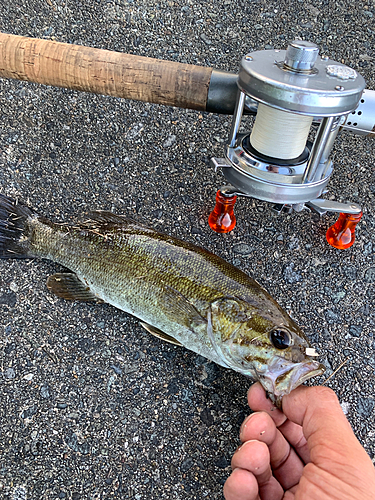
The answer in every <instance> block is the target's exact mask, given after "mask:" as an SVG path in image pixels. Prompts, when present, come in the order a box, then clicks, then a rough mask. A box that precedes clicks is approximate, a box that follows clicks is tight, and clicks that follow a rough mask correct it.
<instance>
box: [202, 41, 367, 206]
mask: <svg viewBox="0 0 375 500" xmlns="http://www.w3.org/2000/svg"><path fill="white" fill-rule="evenodd" d="M237 85H238V96H237V103H236V108H235V112H234V115H233V121H232V126H231V131H230V137H229V142H228V145H227V148H226V151H225V158H212V159H211V164H212V165H213V166H214V167H215V168H222V169H223V173H224V176H225V178H226V179H227V180H228V181H229V183H230V184H231V185H232V186H233V190H232V191H233V193H235V194H239V195H244V196H250V197H252V198H257V199H259V200H264V201H268V202H271V203H274V204H275V208H276V209H277V210H281V208H282V207H283V206H288V207H291V208H292V209H294V210H296V211H300V210H302V209H303V208H304V207H305V206H306V205H307V206H309V207H310V208H312V209H314V210H316V211H318V212H319V213H324V212H326V211H334V212H342V213H351V214H359V213H360V212H361V207H360V206H359V205H357V204H355V203H337V202H332V201H329V200H324V199H321V198H319V197H320V196H321V195H322V194H323V193H324V192H325V189H326V186H327V184H328V181H329V179H330V176H331V174H332V170H333V164H332V160H331V159H330V157H329V155H330V152H331V149H332V146H333V143H334V140H335V138H336V136H337V133H338V131H339V129H340V127H341V126H342V125H344V124H345V123H351V122H350V119H349V117H350V116H351V114H352V113H355V112H356V111H355V110H356V109H357V107H358V105H360V104H361V98H362V94H363V91H364V89H365V80H364V79H363V77H362V76H361V75H359V74H358V73H357V72H356V71H355V70H354V69H352V68H349V67H348V66H346V65H344V64H341V63H339V62H336V61H332V60H330V59H329V58H328V57H326V56H319V49H318V47H317V46H316V45H315V44H313V43H310V42H305V41H298V40H296V41H294V42H292V43H291V44H290V45H289V46H288V48H287V50H286V51H285V50H265V51H258V52H253V53H251V54H247V55H246V56H244V57H243V59H242V61H241V67H240V72H239V76H238V82H237ZM249 100H251V101H252V102H254V101H255V102H256V103H257V108H258V109H257V115H256V119H255V123H254V125H253V128H252V130H251V132H246V133H240V132H239V130H240V125H241V122H242V119H243V115H244V110H245V109H246V106H247V103H248V101H249ZM245 103H246V105H245ZM359 115H361V113H359ZM356 118H357V119H356V121H357V122H358V118H359V116H358V117H356ZM313 122H314V123H319V128H318V130H317V132H316V134H315V138H314V139H313V140H312V141H311V142H310V141H309V140H308V137H309V135H310V131H311V125H312V123H313ZM356 125H357V123H356ZM346 128H352V129H353V128H355V127H353V126H352V127H350V126H349V125H347V126H346ZM355 131H357V130H355ZM358 132H360V131H359V130H358ZM229 191H230V189H229ZM229 191H228V189H227V190H226V192H227V193H228V192H229ZM280 207H281V208H280Z"/></svg>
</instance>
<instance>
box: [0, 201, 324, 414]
mask: <svg viewBox="0 0 375 500" xmlns="http://www.w3.org/2000/svg"><path fill="white" fill-rule="evenodd" d="M0 258H2V259H9V258H20V259H21V258H33V259H35V258H40V259H49V260H51V261H53V262H56V263H58V264H60V265H61V266H64V267H65V268H67V269H68V270H69V271H70V272H60V273H56V274H54V275H52V276H49V278H48V279H47V288H48V289H49V290H50V291H51V292H52V293H54V294H55V295H57V296H58V297H61V298H64V299H67V300H77V301H96V302H106V303H108V304H111V305H112V306H114V307H116V308H118V309H120V310H122V311H125V312H126V313H128V314H131V315H133V316H135V317H137V318H138V319H139V320H140V323H141V325H142V326H143V327H144V328H145V329H146V330H147V331H148V332H149V333H151V334H152V335H155V336H156V337H158V338H160V339H163V340H164V341H167V342H170V343H172V344H175V345H178V346H184V347H185V348H187V349H190V350H191V351H194V352H195V353H197V354H200V355H201V356H204V357H205V358H207V359H209V360H211V361H214V362H215V363H217V364H219V365H221V366H223V367H225V368H230V369H232V370H235V371H237V372H239V373H241V374H243V375H245V376H247V377H250V378H251V379H253V380H257V381H259V382H260V383H261V384H262V386H263V387H264V389H265V390H266V392H267V394H268V395H269V396H270V398H271V400H272V401H273V402H274V403H275V404H276V405H278V406H279V407H280V405H281V401H282V397H283V396H284V395H286V394H289V393H290V392H291V391H292V390H293V389H295V388H296V387H298V386H299V385H300V384H302V383H304V382H305V381H306V380H308V379H310V378H312V377H315V376H318V375H321V374H322V373H323V372H324V366H323V365H322V364H321V363H319V362H318V361H317V360H316V359H315V358H316V356H317V352H316V351H315V349H314V348H312V347H311V346H310V345H309V342H308V340H307V338H306V336H305V335H304V334H303V332H302V331H301V329H300V328H299V327H298V326H297V324H296V323H295V322H294V321H293V319H292V318H291V317H290V316H289V315H288V314H287V313H286V312H285V311H284V310H283V309H282V308H281V307H280V306H279V305H278V304H277V302H276V301H275V300H274V299H273V298H272V297H271V295H270V294H269V293H268V292H267V291H266V290H265V289H264V288H262V287H261V286H260V285H259V284H258V283H257V282H256V281H255V280H254V279H252V278H251V277H250V276H248V275H247V274H246V273H244V272H242V271H241V270H240V269H238V268H237V267H235V266H233V265H231V264H229V263H228V262H226V261H225V260H223V259H222V258H221V257H219V256H217V255H215V254H214V253H211V252H209V251H208V250H206V249H204V248H200V247H198V246H196V245H194V244H192V243H188V242H185V241H182V240H180V239H177V238H174V237H172V236H170V235H168V234H163V233H161V232H158V231H156V230H154V229H152V228H149V227H147V226H145V225H143V224H141V223H139V222H137V221H134V220H130V219H129V218H127V217H126V216H123V215H116V214H113V213H111V212H108V211H103V210H97V211H93V212H90V213H89V214H88V216H87V218H86V219H85V220H84V221H83V222H80V223H77V224H72V225H68V224H61V223H55V222H52V221H51V220H49V219H48V218H46V217H44V216H42V215H38V213H37V212H36V211H35V210H34V209H33V208H30V207H29V206H27V205H26V204H25V203H23V202H21V201H18V200H14V199H12V198H10V197H8V196H5V195H3V194H0Z"/></svg>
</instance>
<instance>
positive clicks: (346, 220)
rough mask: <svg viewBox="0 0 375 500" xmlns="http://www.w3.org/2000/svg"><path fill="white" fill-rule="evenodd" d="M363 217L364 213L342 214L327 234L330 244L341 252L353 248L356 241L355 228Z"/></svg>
mask: <svg viewBox="0 0 375 500" xmlns="http://www.w3.org/2000/svg"><path fill="white" fill-rule="evenodd" d="M361 217H362V212H360V213H359V214H343V213H341V214H340V215H339V218H338V219H337V221H336V222H335V224H333V226H331V227H330V228H329V229H328V231H327V233H326V238H327V241H328V243H329V244H330V245H331V246H333V247H335V248H338V249H339V250H344V249H345V248H349V247H351V246H352V245H353V243H354V241H355V228H356V225H357V224H358V222H359V221H360V220H361Z"/></svg>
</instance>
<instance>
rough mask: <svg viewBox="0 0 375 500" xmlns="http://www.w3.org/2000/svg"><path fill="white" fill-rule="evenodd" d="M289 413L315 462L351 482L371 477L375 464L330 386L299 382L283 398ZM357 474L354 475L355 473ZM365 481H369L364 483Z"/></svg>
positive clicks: (284, 405)
mask: <svg viewBox="0 0 375 500" xmlns="http://www.w3.org/2000/svg"><path fill="white" fill-rule="evenodd" d="M282 405H283V412H284V414H285V415H286V417H287V418H288V419H289V420H291V421H292V422H295V423H296V424H299V425H301V426H302V429H303V434H304V436H305V438H306V440H307V444H308V447H309V450H310V459H311V462H312V463H313V464H315V465H316V466H318V467H319V468H321V469H324V470H326V471H327V472H329V473H330V474H334V475H336V476H340V477H341V478H342V476H343V474H345V471H346V472H347V474H348V475H349V478H350V480H351V482H353V480H355V477H356V476H357V477H358V479H360V480H362V481H363V478H364V477H365V478H367V483H368V478H372V479H373V482H372V484H374V485H375V473H374V467H373V464H372V462H371V460H370V457H369V456H368V455H367V453H366V451H365V450H364V448H363V447H362V446H361V444H360V443H359V441H358V440H357V438H356V437H355V435H354V432H353V430H352V428H351V426H350V424H349V422H348V420H347V419H346V417H345V415H344V413H343V411H342V409H341V406H340V403H339V400H338V398H337V396H336V394H335V393H334V392H333V391H332V390H331V389H329V388H328V387H306V386H300V387H298V388H297V389H295V390H294V391H292V392H291V393H290V394H288V395H287V396H284V398H283V400H282ZM353 476H354V477H353ZM365 484H366V483H365Z"/></svg>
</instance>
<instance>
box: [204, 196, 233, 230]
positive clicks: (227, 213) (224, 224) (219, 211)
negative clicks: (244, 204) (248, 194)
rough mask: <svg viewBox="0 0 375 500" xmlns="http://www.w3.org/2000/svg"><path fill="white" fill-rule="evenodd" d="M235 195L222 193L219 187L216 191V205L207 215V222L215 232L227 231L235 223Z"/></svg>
mask: <svg viewBox="0 0 375 500" xmlns="http://www.w3.org/2000/svg"><path fill="white" fill-rule="evenodd" d="M236 199H237V196H236V195H228V196H227V195H224V194H223V193H222V192H221V191H220V189H219V191H218V192H217V193H216V205H215V208H214V209H213V211H212V212H211V213H210V216H209V217H208V224H209V226H210V228H211V229H213V230H214V231H216V232H217V233H229V231H232V229H233V228H234V226H235V225H236V216H235V215H234V211H233V208H234V204H235V203H236Z"/></svg>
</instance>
